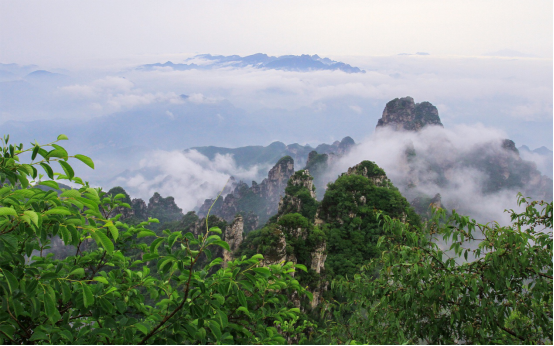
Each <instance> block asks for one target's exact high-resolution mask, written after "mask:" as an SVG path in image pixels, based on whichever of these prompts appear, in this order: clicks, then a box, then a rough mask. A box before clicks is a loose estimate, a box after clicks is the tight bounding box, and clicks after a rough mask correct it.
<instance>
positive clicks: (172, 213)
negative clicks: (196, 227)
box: [108, 187, 184, 222]
mask: <svg viewBox="0 0 554 346" xmlns="http://www.w3.org/2000/svg"><path fill="white" fill-rule="evenodd" d="M119 193H121V194H124V195H125V198H124V199H123V201H124V202H125V203H127V204H129V206H130V208H125V207H118V208H115V209H114V210H113V212H112V213H113V214H114V215H117V214H121V219H122V220H124V219H130V218H136V219H138V220H146V219H148V218H149V217H152V218H156V219H158V220H159V221H160V222H167V221H177V220H180V219H181V218H182V217H183V216H184V214H183V212H182V209H181V208H179V207H178V206H177V204H175V199H174V198H173V197H167V198H164V197H162V196H161V195H160V194H159V193H157V192H155V193H154V195H153V196H152V197H151V198H150V200H149V201H148V205H146V203H145V202H144V200H143V199H141V198H133V200H131V199H130V197H129V195H128V194H127V192H125V190H124V189H123V188H121V187H114V188H112V189H111V190H110V191H108V194H110V195H112V196H115V195H116V194H119Z"/></svg>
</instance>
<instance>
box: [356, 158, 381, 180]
mask: <svg viewBox="0 0 554 346" xmlns="http://www.w3.org/2000/svg"><path fill="white" fill-rule="evenodd" d="M356 173H357V174H359V175H365V176H367V177H368V178H370V177H380V176H383V175H385V171H384V170H383V169H382V168H381V167H379V166H377V165H376V164H375V162H373V161H368V160H364V161H362V162H360V164H359V165H357V166H356Z"/></svg>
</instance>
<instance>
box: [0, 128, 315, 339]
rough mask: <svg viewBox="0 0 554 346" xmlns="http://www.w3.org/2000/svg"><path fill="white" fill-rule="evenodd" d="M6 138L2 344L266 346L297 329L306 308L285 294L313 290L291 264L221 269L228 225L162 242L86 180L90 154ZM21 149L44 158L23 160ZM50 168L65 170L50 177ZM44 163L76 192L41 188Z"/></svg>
mask: <svg viewBox="0 0 554 346" xmlns="http://www.w3.org/2000/svg"><path fill="white" fill-rule="evenodd" d="M62 139H67V137H65V136H63V135H61V136H60V137H58V140H62ZM8 140H9V137H5V138H4V140H3V143H4V146H3V148H2V154H3V157H2V158H0V180H1V181H0V182H1V183H2V184H3V185H2V188H1V189H0V206H1V207H0V294H1V296H0V299H1V304H2V309H1V311H0V340H2V342H4V343H18V344H22V343H25V344H27V343H31V344H32V343H35V344H67V343H78V344H97V343H109V344H167V343H193V344H196V343H202V344H205V343H225V344H227V343H247V344H259V343H263V344H270V343H283V342H284V341H285V337H287V334H286V333H287V332H286V330H291V331H292V330H295V328H294V326H293V325H294V323H295V322H296V320H297V319H298V315H299V313H300V311H299V309H296V308H289V307H287V306H288V298H287V297H288V295H290V294H292V293H293V292H294V291H297V292H298V293H300V294H305V289H304V288H302V287H301V286H300V285H299V284H298V281H297V280H295V279H294V278H293V276H292V275H291V274H292V273H293V272H294V271H295V266H294V265H293V263H290V262H289V263H287V264H284V265H272V266H269V267H261V266H260V262H261V260H262V256H261V255H256V256H253V257H252V258H249V259H247V258H245V257H242V258H239V259H236V260H234V261H230V262H229V263H227V266H226V268H221V266H220V264H221V262H222V260H221V259H220V258H215V259H212V258H211V253H212V251H213V250H210V249H213V248H216V247H223V248H225V249H227V250H228V249H229V246H228V245H227V243H226V242H224V241H223V240H222V239H221V237H220V236H219V234H221V230H220V229H218V228H213V227H212V228H209V229H208V230H207V232H206V233H205V234H199V235H194V234H192V233H186V234H183V232H180V231H176V232H171V231H169V230H165V231H163V233H162V234H161V235H157V234H156V233H154V232H152V231H151V230H149V229H148V228H147V227H148V225H149V224H150V223H152V222H157V220H155V219H150V220H148V221H145V222H141V223H140V224H138V225H136V226H129V225H127V224H125V223H122V222H121V221H119V218H120V217H121V215H113V214H114V210H116V209H117V208H119V207H129V205H128V204H126V203H124V202H122V199H123V198H124V197H125V196H124V195H122V194H118V195H116V196H110V195H107V194H106V193H104V192H103V191H102V190H101V189H99V188H92V187H90V186H89V185H88V183H83V182H82V180H81V179H79V178H78V177H75V176H74V173H73V169H72V168H71V166H70V165H69V163H68V162H67V161H68V159H69V158H71V157H74V158H76V159H78V160H81V161H83V162H84V163H86V164H88V165H89V166H91V167H94V164H93V163H92V161H91V160H90V159H88V158H87V157H85V156H82V155H75V156H69V155H68V154H67V152H66V151H65V149H63V148H62V147H60V146H58V145H57V144H55V142H53V143H50V144H47V145H43V146H41V145H38V144H33V147H32V149H27V150H24V149H23V145H18V146H13V145H8ZM45 146H49V147H52V148H53V149H52V150H50V151H46V149H44V147H45ZM37 148H38V149H37ZM25 152H30V153H31V156H32V157H31V159H32V160H35V158H36V157H37V155H40V156H41V157H42V158H43V159H42V160H40V161H37V162H32V163H31V164H25V163H20V162H19V161H20V160H19V156H20V155H21V154H23V153H25ZM89 160H90V161H89ZM53 161H57V162H59V163H60V165H61V167H62V169H63V170H64V172H65V175H62V174H56V173H54V172H53V169H52V167H51V166H50V163H51V162H53ZM36 165H40V166H41V167H43V169H44V170H45V171H46V172H47V175H48V176H49V177H50V178H51V179H53V178H54V177H57V179H58V180H64V179H68V180H71V181H73V182H74V183H76V184H77V185H78V186H79V188H75V189H68V190H60V189H59V185H58V183H57V182H56V181H54V180H49V181H42V182H38V181H36V180H35V179H37V177H38V178H40V176H39V175H38V172H37V170H36V168H35V167H34V166H36ZM46 167H48V168H46ZM40 185H44V186H48V187H50V188H53V189H54V190H49V191H44V190H46V189H43V188H42V189H41V188H40ZM145 239H153V240H152V241H148V242H146V241H145ZM200 258H202V259H203V260H202V261H199V259H200ZM218 268H219V269H218ZM306 294H309V293H306ZM279 324H282V325H284V326H287V328H277V327H275V325H279Z"/></svg>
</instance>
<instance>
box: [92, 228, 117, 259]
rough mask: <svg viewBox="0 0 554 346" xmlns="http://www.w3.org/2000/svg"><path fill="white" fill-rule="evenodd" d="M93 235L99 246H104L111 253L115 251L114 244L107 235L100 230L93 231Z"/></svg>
mask: <svg viewBox="0 0 554 346" xmlns="http://www.w3.org/2000/svg"><path fill="white" fill-rule="evenodd" d="M91 235H92V237H93V238H94V240H95V241H96V244H98V246H102V247H103V248H104V249H106V251H107V252H108V253H109V254H110V255H111V254H112V253H113V251H114V245H113V243H112V241H111V240H110V239H109V238H108V236H106V235H105V234H104V233H102V232H101V231H99V230H96V231H93V232H91Z"/></svg>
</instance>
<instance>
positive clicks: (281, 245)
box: [261, 230, 287, 267]
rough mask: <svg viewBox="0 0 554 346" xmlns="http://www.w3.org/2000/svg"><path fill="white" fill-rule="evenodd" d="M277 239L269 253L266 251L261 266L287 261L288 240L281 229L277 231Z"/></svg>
mask: <svg viewBox="0 0 554 346" xmlns="http://www.w3.org/2000/svg"><path fill="white" fill-rule="evenodd" d="M276 233H277V234H275V235H276V236H277V239H276V240H275V241H273V243H272V247H271V248H270V249H269V251H268V252H267V253H264V254H263V255H264V259H263V261H262V262H261V266H264V267H267V266H269V265H272V264H279V263H281V262H286V259H287V240H286V239H285V234H284V233H283V232H282V231H281V230H277V231H276Z"/></svg>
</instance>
